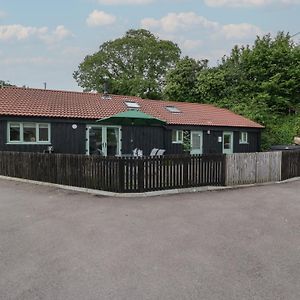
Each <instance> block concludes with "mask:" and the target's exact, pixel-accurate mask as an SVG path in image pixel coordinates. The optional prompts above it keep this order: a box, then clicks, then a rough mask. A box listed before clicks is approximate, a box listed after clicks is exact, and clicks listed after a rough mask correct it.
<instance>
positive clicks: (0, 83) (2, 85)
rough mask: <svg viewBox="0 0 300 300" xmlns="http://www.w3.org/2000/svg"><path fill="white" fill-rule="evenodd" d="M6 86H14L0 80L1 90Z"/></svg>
mask: <svg viewBox="0 0 300 300" xmlns="http://www.w3.org/2000/svg"><path fill="white" fill-rule="evenodd" d="M4 86H12V85H11V84H10V83H9V82H7V81H4V80H0V88H1V87H4Z"/></svg>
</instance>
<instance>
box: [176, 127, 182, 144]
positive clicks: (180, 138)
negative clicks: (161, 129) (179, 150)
mask: <svg viewBox="0 0 300 300" xmlns="http://www.w3.org/2000/svg"><path fill="white" fill-rule="evenodd" d="M177 135H178V142H182V141H183V131H182V130H178V133H177Z"/></svg>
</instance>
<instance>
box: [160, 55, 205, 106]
mask: <svg viewBox="0 0 300 300" xmlns="http://www.w3.org/2000/svg"><path fill="white" fill-rule="evenodd" d="M207 63H208V61H207V60H202V61H199V60H195V59H193V58H189V57H187V56H186V57H184V58H182V59H181V60H179V61H178V62H177V64H176V66H175V68H174V69H172V70H170V71H169V73H168V74H167V77H166V85H165V87H164V91H163V93H164V98H165V99H168V100H174V101H186V102H195V101H197V92H196V83H197V77H198V75H199V73H200V72H201V71H202V70H204V69H206V68H207Z"/></svg>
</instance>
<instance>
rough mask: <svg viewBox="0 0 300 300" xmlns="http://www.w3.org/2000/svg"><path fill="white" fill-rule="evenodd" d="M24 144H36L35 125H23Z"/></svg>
mask: <svg viewBox="0 0 300 300" xmlns="http://www.w3.org/2000/svg"><path fill="white" fill-rule="evenodd" d="M23 137H24V142H31V143H32V142H36V128H35V124H24V125H23Z"/></svg>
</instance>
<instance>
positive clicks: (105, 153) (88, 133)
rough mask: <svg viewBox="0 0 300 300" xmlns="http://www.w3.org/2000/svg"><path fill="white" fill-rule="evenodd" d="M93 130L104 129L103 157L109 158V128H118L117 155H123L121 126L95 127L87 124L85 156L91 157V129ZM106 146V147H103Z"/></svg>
mask: <svg viewBox="0 0 300 300" xmlns="http://www.w3.org/2000/svg"><path fill="white" fill-rule="evenodd" d="M91 128H102V140H103V141H102V149H103V150H102V151H103V155H104V156H107V128H117V129H119V141H118V143H119V147H118V153H117V155H121V149H122V144H121V143H122V137H121V134H122V130H121V126H116V125H93V124H87V125H86V127H85V131H86V134H85V141H86V142H85V154H86V155H90V129H91ZM103 144H104V145H103Z"/></svg>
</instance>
